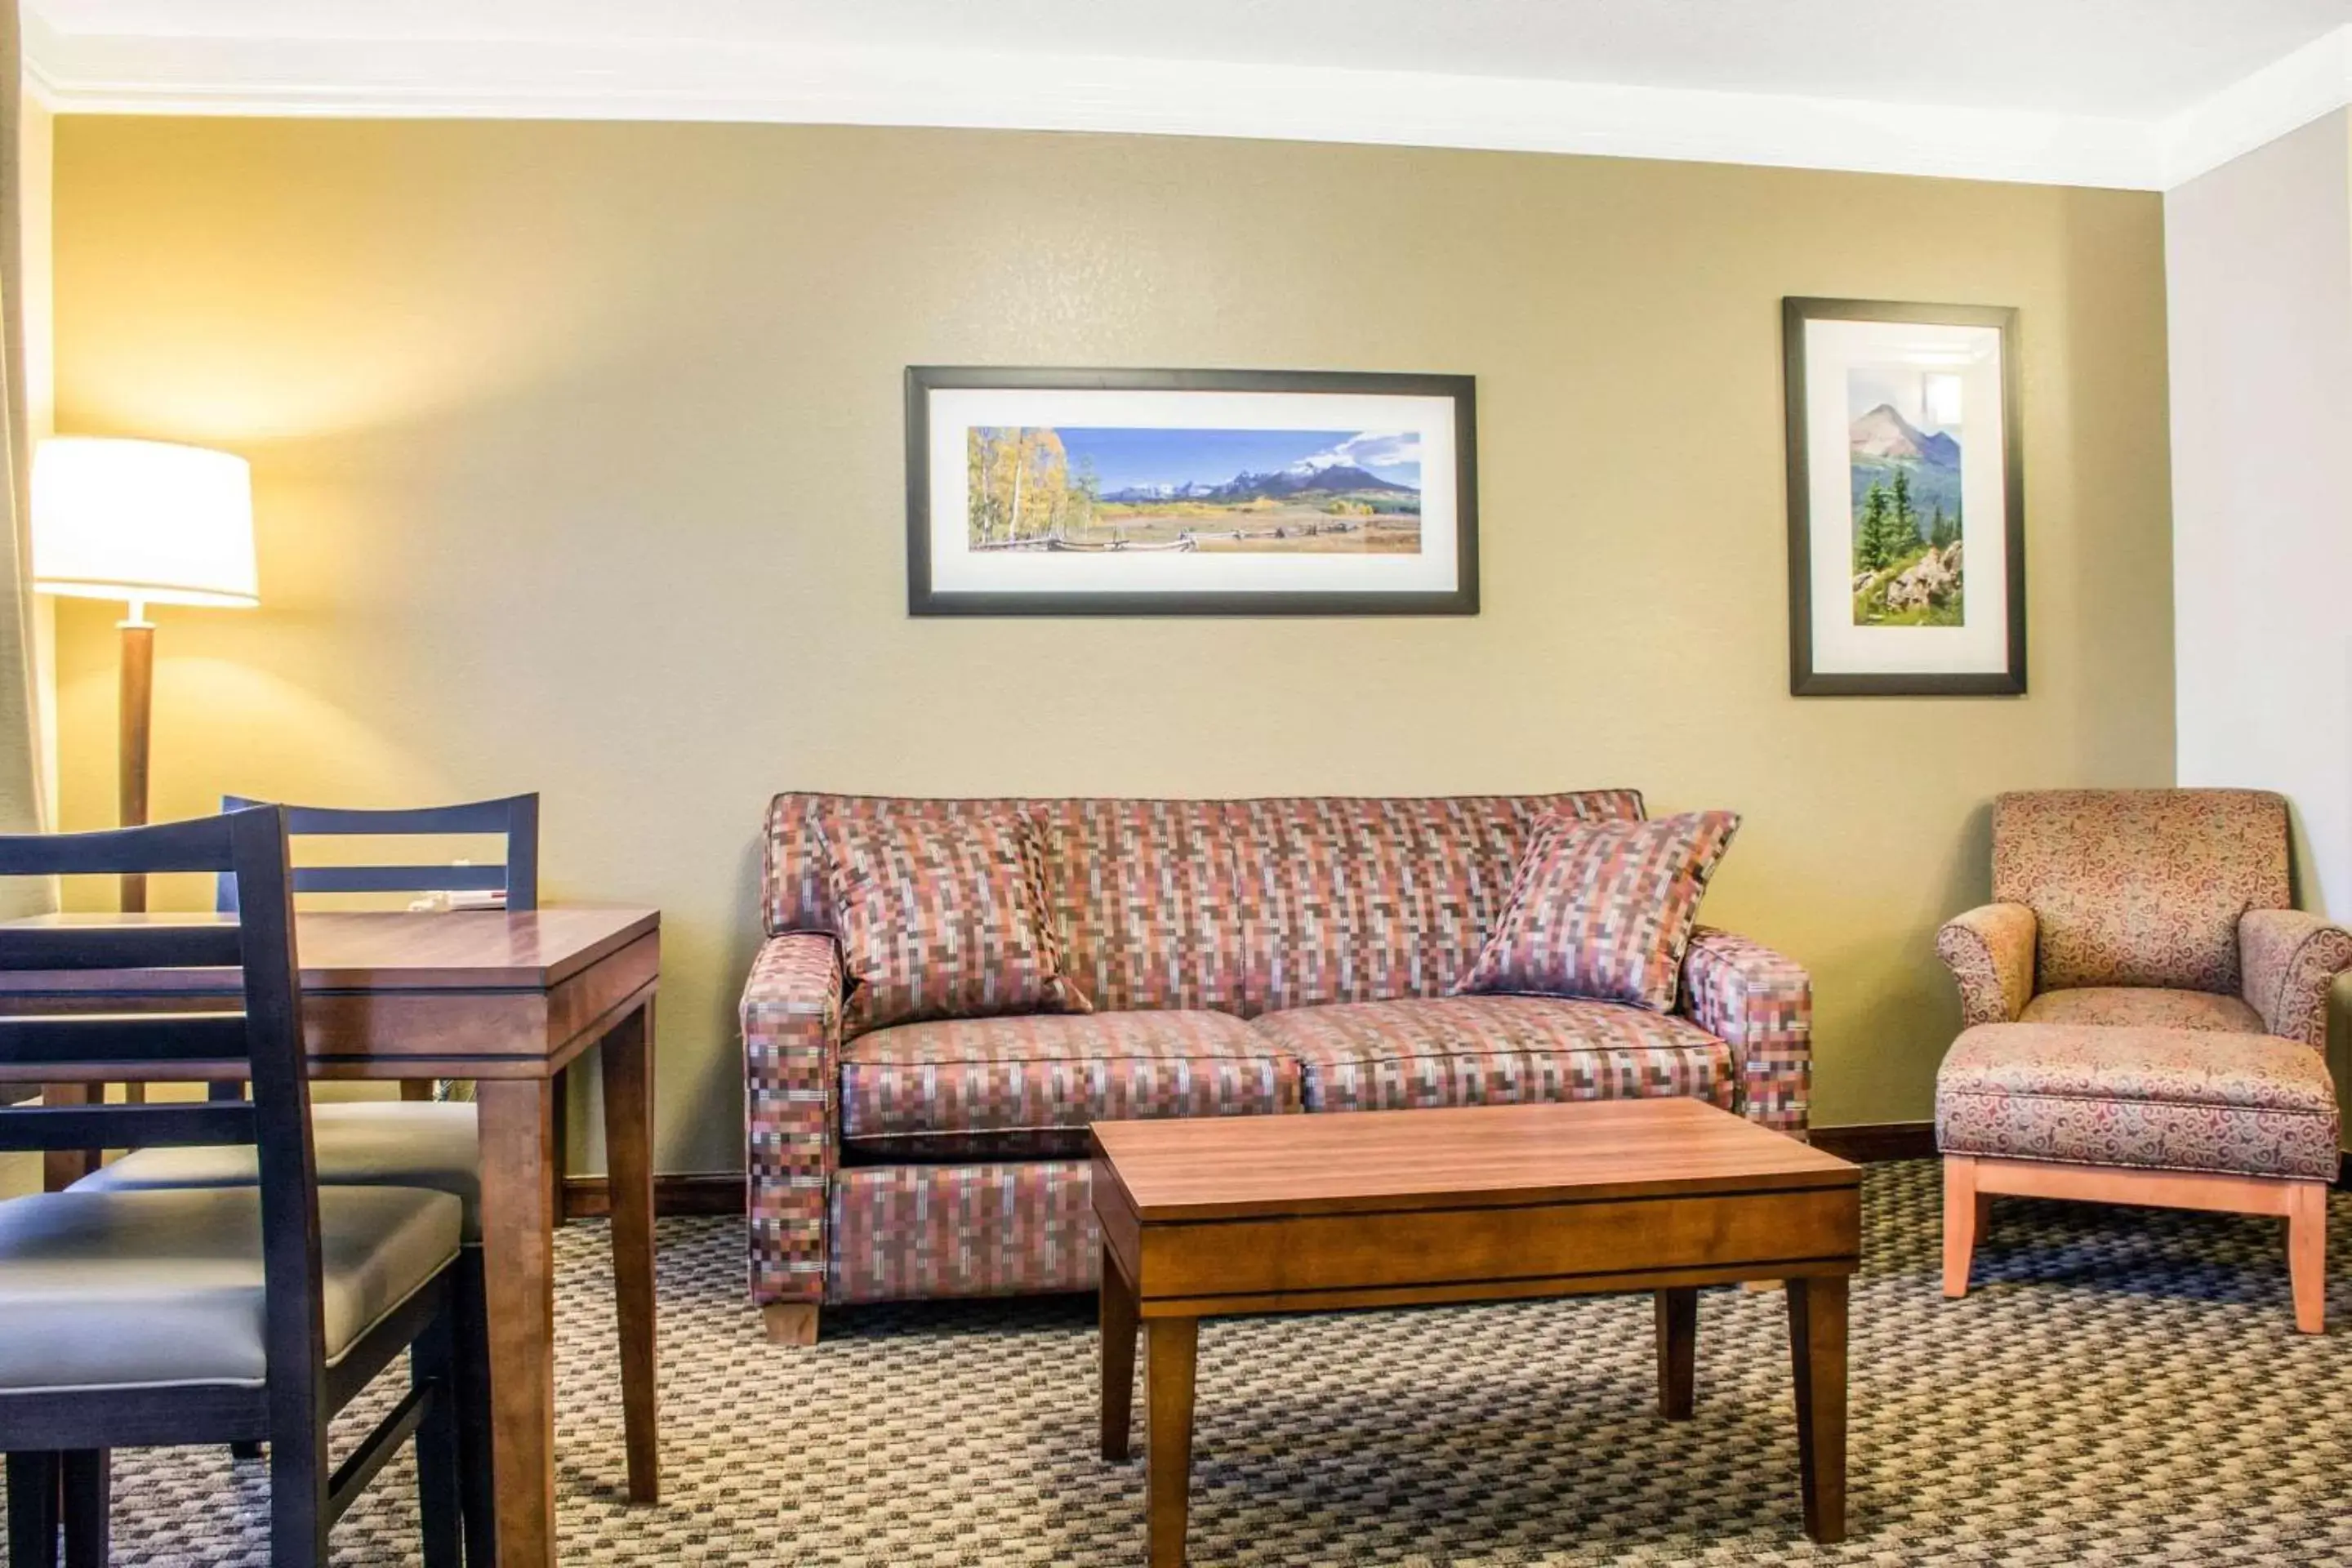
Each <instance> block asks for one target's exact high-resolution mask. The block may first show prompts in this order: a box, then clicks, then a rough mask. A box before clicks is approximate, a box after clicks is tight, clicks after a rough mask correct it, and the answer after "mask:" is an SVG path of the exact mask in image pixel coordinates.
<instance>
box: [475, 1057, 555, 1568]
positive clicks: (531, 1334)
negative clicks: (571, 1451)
mask: <svg viewBox="0 0 2352 1568" xmlns="http://www.w3.org/2000/svg"><path fill="white" fill-rule="evenodd" d="M476 1114H477V1115H478V1117H479V1118H480V1125H481V1150H482V1152H481V1160H482V1167H481V1170H482V1274H483V1288H484V1289H483V1295H484V1313H483V1316H484V1318H485V1320H486V1321H487V1324H488V1339H489V1349H490V1467H491V1476H492V1481H493V1485H494V1486H495V1487H496V1489H497V1493H498V1507H497V1515H498V1558H499V1565H500V1568H552V1565H553V1563H554V1562H555V1212H554V1207H553V1205H552V1202H551V1189H550V1187H549V1184H548V1179H547V1173H548V1164H549V1162H550V1160H551V1157H552V1155H553V1148H554V1142H555V1122H554V1094H553V1091H552V1087H551V1082H550V1080H549V1079H543V1078H515V1079H482V1080H480V1082H479V1083H478V1085H477V1089H476Z"/></svg>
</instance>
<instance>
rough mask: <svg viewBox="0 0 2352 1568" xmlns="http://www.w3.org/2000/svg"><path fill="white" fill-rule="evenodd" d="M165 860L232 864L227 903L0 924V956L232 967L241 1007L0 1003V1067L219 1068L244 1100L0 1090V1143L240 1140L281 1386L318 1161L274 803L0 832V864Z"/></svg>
mask: <svg viewBox="0 0 2352 1568" xmlns="http://www.w3.org/2000/svg"><path fill="white" fill-rule="evenodd" d="M171 871H194V872H213V873H215V874H217V875H219V876H222V877H224V878H226V879H230V880H231V881H233V882H234V883H235V885H236V894H237V905H238V910H239V914H238V918H237V920H236V921H234V922H230V921H202V923H186V924H176V925H175V924H170V923H165V922H163V921H157V922H156V923H152V924H148V923H138V924H126V923H122V922H121V921H116V920H112V919H101V920H100V921H91V922H77V921H74V920H73V919H72V917H62V918H59V919H57V920H53V921H42V922H38V923H25V924H15V925H0V970H6V971H10V972H20V971H31V972H37V973H73V974H76V975H77V976H78V977H79V982H80V983H81V989H80V991H79V994H80V995H82V996H84V997H86V996H88V995H89V989H90V987H89V984H88V983H89V982H90V981H92V980H95V979H98V978H99V976H100V974H101V973H103V972H108V971H113V972H118V973H122V972H128V973H143V974H146V975H150V976H152V974H153V973H154V972H156V971H159V970H184V969H236V970H238V971H241V973H242V979H243V991H244V1003H245V1005H244V1008H243V1010H242V1011H238V1012H226V1011H223V1012H204V1013H160V1012H120V1013H95V1012H86V1011H85V1012H68V1011H58V1012H52V1013H46V1014H42V1015H39V1016H21V1015H20V1016H11V1017H5V1018H0V1077H5V1078H8V1079H17V1080H20V1081H31V1082H43V1081H48V1082H58V1081H72V1080H73V1079H89V1078H91V1077H103V1078H106V1079H139V1078H150V1077H152V1078H162V1079H167V1080H185V1079H207V1078H222V1077H228V1076H235V1077H238V1078H243V1079H249V1080H250V1081H251V1082H252V1085H253V1099H252V1100H250V1101H249V1102H248V1101H246V1100H211V1101H205V1102H201V1103H195V1104H152V1105H144V1104H142V1105H130V1104H125V1105H104V1104H99V1105H87V1106H11V1107H0V1150H9V1151H21V1150H53V1149H117V1148H141V1147H145V1146H149V1145H153V1144H177V1145H188V1144H253V1145H256V1146H257V1148H256V1153H257V1160H258V1163H259V1168H260V1189H261V1230H262V1237H261V1239H262V1259H263V1276H264V1287H265V1294H266V1298H267V1313H268V1341H267V1343H268V1355H269V1366H270V1375H271V1381H272V1384H273V1387H274V1386H275V1385H276V1384H278V1378H279V1375H280V1373H281V1371H282V1372H283V1373H284V1374H285V1375H286V1376H287V1377H289V1379H292V1380H293V1382H294V1386H295V1391H296V1392H297V1393H298V1394H299V1390H300V1388H301V1387H302V1386H304V1384H302V1382H301V1380H302V1379H303V1378H304V1377H305V1376H306V1375H307V1376H309V1377H310V1378H312V1379H313V1380H315V1378H316V1377H317V1376H318V1375H319V1368H320V1364H321V1361H322V1346H323V1342H324V1339H325V1331H324V1328H323V1326H322V1323H321V1321H320V1316H321V1308H320V1253H319V1208H318V1202H319V1194H318V1166H317V1162H316V1159H315V1157H314V1155H313V1152H312V1150H311V1145H310V1077H309V1073H308V1070H307V1067H308V1064H307V1062H306V1061H305V1059H304V1052H303V1046H302V1021H301V974H300V971H299V968H298V967H297V966H296V961H295V955H294V916H293V890H292V889H291V887H290V886H289V883H288V879H287V872H286V818H285V814H284V813H283V812H282V811H280V810H279V809H278V807H276V806H255V807H249V808H247V809H245V810H242V811H237V812H233V813H230V814H227V815H225V816H212V817H201V818H198V819H197V820H195V821H193V822H172V823H164V824H162V825H160V826H152V827H126V828H119V829H116V830H114V831H111V832H106V833H71V834H37V835H22V836H5V837H0V877H56V876H81V875H100V876H123V875H140V874H147V875H153V874H157V873H162V872H171ZM200 919H201V917H200ZM61 989H62V988H61ZM63 994H72V993H63ZM306 1369H307V1372H306Z"/></svg>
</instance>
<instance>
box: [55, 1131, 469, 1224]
mask: <svg viewBox="0 0 2352 1568" xmlns="http://www.w3.org/2000/svg"><path fill="white" fill-rule="evenodd" d="M310 1139H311V1145H312V1147H313V1148H314V1149H315V1150H316V1151H317V1154H318V1161H319V1184H320V1186H340V1187H426V1188H430V1189H431V1190H432V1191H434V1192H436V1193H447V1194H450V1195H451V1196H452V1197H455V1198H456V1199H457V1200H458V1202H459V1203H460V1204H461V1205H464V1220H465V1237H466V1242H467V1245H468V1246H471V1245H472V1244H474V1243H475V1242H478V1241H479V1240H481V1238H482V1171H481V1140H480V1136H479V1134H478V1131H477V1126H476V1121H475V1116H474V1108H473V1107H472V1106H470V1105H467V1104H462V1103H457V1104H418V1103H415V1102H413V1101H405V1102H404V1101H393V1100H358V1101H351V1102H347V1103H342V1104H335V1105H314V1106H312V1107H311V1108H310ZM256 1180H257V1177H256V1175H255V1167H254V1156H253V1150H252V1148H251V1147H250V1146H249V1145H247V1146H234V1147H227V1148H209V1147H207V1148H193V1149H139V1150H134V1151H133V1152H131V1153H128V1154H125V1155H123V1156H122V1157H121V1159H119V1160H116V1161H114V1162H113V1163H110V1164H108V1165H104V1166H101V1167H100V1169H99V1170H98V1171H96V1172H94V1173H91V1174H90V1175H88V1176H85V1177H84V1178H82V1180H80V1181H79V1182H77V1183H75V1184H74V1190H75V1191H76V1192H82V1191H95V1192H131V1191H143V1190H146V1189H149V1188H154V1187H249V1186H251V1185H253V1184H254V1182H255V1181H256Z"/></svg>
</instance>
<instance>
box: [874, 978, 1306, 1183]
mask: <svg viewBox="0 0 2352 1568" xmlns="http://www.w3.org/2000/svg"><path fill="white" fill-rule="evenodd" d="M1298 1105H1299V1094H1298V1064H1297V1062H1295V1061H1293V1060H1291V1059H1290V1058H1287V1057H1286V1056H1284V1055H1283V1054H1282V1052H1281V1051H1280V1049H1279V1048H1277V1047H1276V1046H1275V1045H1274V1044H1273V1043H1272V1042H1270V1041H1268V1040H1267V1039H1265V1037H1262V1036H1259V1035H1256V1034H1254V1033H1253V1032H1252V1031H1251V1029H1250V1026H1248V1025H1247V1024H1244V1023H1243V1022H1242V1021H1241V1020H1240V1019H1239V1018H1236V1017H1234V1016H1232V1015H1231V1014H1227V1013H1207V1012H1182V1013H1180V1012H1138V1013H1095V1014H1089V1015H1087V1016H1079V1017H1053V1016H1033V1017H1021V1018H954V1019H946V1020H941V1021H939V1022H935V1023H924V1024H908V1025H903V1026H899V1027H898V1028H893V1029H881V1030H877V1031H876V1032H874V1033H872V1034H869V1035H864V1036H861V1037H858V1038H857V1039H856V1040H853V1041H851V1042H850V1043H849V1044H848V1045H847V1046H845V1047H843V1049H842V1053H841V1133H842V1147H843V1148H844V1150H845V1151H846V1152H849V1153H850V1154H852V1155H853V1156H856V1157H858V1158H865V1159H885V1160H950V1159H952V1160H967V1159H1029V1158H1045V1157H1051V1156H1059V1155H1083V1154H1085V1153H1086V1152H1087V1122H1089V1121H1097V1120H1101V1121H1120V1120H1127V1119H1131V1118H1140V1117H1154V1116H1258V1115H1267V1114H1272V1113H1276V1112H1280V1111H1290V1110H1297V1109H1298Z"/></svg>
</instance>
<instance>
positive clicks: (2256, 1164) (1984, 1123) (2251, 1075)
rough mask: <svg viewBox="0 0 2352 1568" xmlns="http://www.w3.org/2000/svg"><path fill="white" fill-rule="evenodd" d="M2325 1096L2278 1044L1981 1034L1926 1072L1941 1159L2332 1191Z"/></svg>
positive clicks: (2153, 1034)
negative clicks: (2126, 1170) (2239, 1177)
mask: <svg viewBox="0 0 2352 1568" xmlns="http://www.w3.org/2000/svg"><path fill="white" fill-rule="evenodd" d="M1936 1142H1937V1147H1938V1148H1939V1149H1941V1150H1942V1151H1943V1152H1945V1153H1947V1154H1977V1155H1986V1156H1995V1157H2000V1158H2006V1159H2020V1160H2057V1161H2064V1162H2069V1163H2076V1164H2086V1165H2123V1166H2131V1167H2136V1168H2142V1169H2154V1170H2173V1171H2222V1172H2232V1173H2241V1174H2247V1175H2257V1176H2292V1177H2298V1178H2303V1179H2308V1180H2323V1181H2332V1180H2334V1179H2335V1176H2336V1089H2335V1086H2334V1084H2333V1083H2331V1082H2330V1080H2329V1079H2328V1076H2327V1064H2326V1060H2325V1059H2324V1058H2322V1057H2321V1055H2320V1053H2319V1052H2317V1051H2315V1050H2314V1049H2312V1048H2311V1047H2309V1046H2306V1045H2304V1044H2303V1043H2301V1042H2300V1041H2296V1040H2287V1039H2282V1038H2280V1037H2277V1036H2275V1035H2237V1034H2223V1033H2219V1032H2216V1031H2213V1030H2210V1029H2165V1028H2145V1027H2139V1028H2126V1027H2116V1026H2096V1025H2062V1024H1979V1025H1978V1026H1976V1027H1975V1028H1972V1029H1970V1030H1969V1031H1967V1032H1966V1033H1965V1034H1963V1035H1961V1036H1960V1037H1959V1038H1958V1039H1957V1040H1955V1041H1953V1042H1952V1048H1951V1050H1950V1051H1949V1052H1948V1053H1947V1054H1946V1055H1945V1058H1944V1065H1943V1068H1942V1069H1941V1070H1940V1071H1939V1072H1937V1075H1936Z"/></svg>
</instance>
